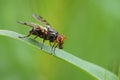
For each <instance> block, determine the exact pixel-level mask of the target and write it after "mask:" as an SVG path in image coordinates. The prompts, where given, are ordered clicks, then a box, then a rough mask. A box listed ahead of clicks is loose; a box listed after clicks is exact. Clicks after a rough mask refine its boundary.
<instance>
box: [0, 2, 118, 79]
mask: <svg viewBox="0 0 120 80" xmlns="http://www.w3.org/2000/svg"><path fill="white" fill-rule="evenodd" d="M34 13H37V14H40V15H41V16H43V17H44V18H45V19H46V20H47V21H48V22H49V23H50V24H51V25H52V26H53V27H54V28H55V29H56V30H58V32H60V33H62V34H64V35H66V36H67V40H66V41H65V44H64V50H65V51H67V52H70V53H72V54H73V55H76V56H78V57H80V58H82V59H84V60H87V61H89V62H92V63H95V64H97V65H99V66H102V67H104V68H106V69H108V70H110V71H113V72H114V73H116V75H117V72H118V66H119V63H120V62H119V61H120V0H0V29H7V30H12V31H15V32H18V33H21V34H24V35H27V34H28V32H29V30H30V29H31V28H29V27H25V26H23V25H20V24H17V23H16V21H30V22H35V23H39V22H38V21H36V20H35V19H33V18H32V14H34ZM40 24H41V23H40ZM37 40H38V41H42V39H37ZM0 80H94V78H93V77H91V76H90V75H89V74H88V73H86V72H85V71H83V70H81V69H79V68H77V67H75V66H73V65H71V64H69V63H68V62H65V61H63V60H61V59H58V58H56V57H54V56H51V55H48V54H46V53H43V51H41V50H38V49H36V48H34V47H32V46H29V45H27V44H25V43H23V42H21V41H18V40H14V39H11V38H8V37H4V36H0Z"/></svg>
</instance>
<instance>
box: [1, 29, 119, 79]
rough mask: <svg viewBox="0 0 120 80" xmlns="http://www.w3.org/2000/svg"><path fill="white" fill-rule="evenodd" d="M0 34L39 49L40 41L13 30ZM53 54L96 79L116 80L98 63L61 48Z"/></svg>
mask: <svg viewBox="0 0 120 80" xmlns="http://www.w3.org/2000/svg"><path fill="white" fill-rule="evenodd" d="M0 35H3V36H8V37H11V38H14V39H18V40H21V41H23V42H25V43H28V44H30V45H32V46H34V47H36V48H38V49H40V46H41V45H42V43H40V42H38V41H36V40H33V39H31V38H22V39H21V38H18V36H23V35H22V34H19V33H16V32H13V31H8V30H0ZM43 51H45V52H47V53H49V54H50V53H51V47H50V46H48V45H46V44H45V45H44V47H43ZM55 56H56V57H58V58H60V59H62V60H65V61H67V62H69V63H71V64H73V65H75V66H77V67H78V68H80V69H82V70H84V71H85V72H87V73H88V74H90V75H91V76H93V77H94V78H96V79H97V80H118V77H117V76H116V75H115V74H113V73H112V72H110V71H108V70H106V69H104V68H102V67H100V66H98V65H95V64H93V63H90V62H88V61H85V60H83V59H80V58H78V57H76V56H74V55H72V54H70V53H68V52H65V51H63V50H60V49H56V51H55Z"/></svg>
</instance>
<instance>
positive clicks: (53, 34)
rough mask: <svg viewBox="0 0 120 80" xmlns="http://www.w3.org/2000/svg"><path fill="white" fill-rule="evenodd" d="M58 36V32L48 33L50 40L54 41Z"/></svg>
mask: <svg viewBox="0 0 120 80" xmlns="http://www.w3.org/2000/svg"><path fill="white" fill-rule="evenodd" d="M56 37H57V34H56V33H50V34H49V35H48V40H49V41H50V42H54V41H55V40H56Z"/></svg>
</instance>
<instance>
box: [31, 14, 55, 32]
mask: <svg viewBox="0 0 120 80" xmlns="http://www.w3.org/2000/svg"><path fill="white" fill-rule="evenodd" d="M33 17H34V18H35V19H36V20H39V21H41V22H42V23H44V24H45V25H46V28H47V29H48V30H49V31H50V32H53V33H57V31H56V30H55V29H53V28H52V27H51V25H50V24H49V23H48V22H47V21H46V20H45V19H44V18H43V17H42V16H39V15H37V14H33Z"/></svg>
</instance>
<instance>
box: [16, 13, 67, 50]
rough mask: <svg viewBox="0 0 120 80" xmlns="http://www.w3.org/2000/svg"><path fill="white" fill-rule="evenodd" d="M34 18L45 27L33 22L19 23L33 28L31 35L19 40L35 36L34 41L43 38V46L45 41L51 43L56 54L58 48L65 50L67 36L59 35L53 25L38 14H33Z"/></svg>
mask: <svg viewBox="0 0 120 80" xmlns="http://www.w3.org/2000/svg"><path fill="white" fill-rule="evenodd" d="M33 17H34V18H35V19H37V20H39V21H40V22H42V23H44V24H45V27H43V26H41V25H39V24H36V23H32V22H18V23H20V24H23V25H27V26H30V27H32V30H30V31H29V34H28V35H27V36H22V37H19V38H25V37H29V36H31V35H35V38H34V39H36V38H37V37H40V38H43V45H44V42H45V40H48V41H49V42H50V46H52V49H53V48H54V52H55V48H56V47H57V46H58V47H59V48H60V49H63V44H64V40H65V36H64V35H62V34H59V33H58V32H57V31H56V30H54V29H53V28H52V27H51V25H50V24H49V23H48V22H47V21H46V20H45V19H43V17H41V16H39V15H37V14H33ZM52 43H53V44H52ZM43 45H42V46H41V49H42V48H43Z"/></svg>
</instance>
